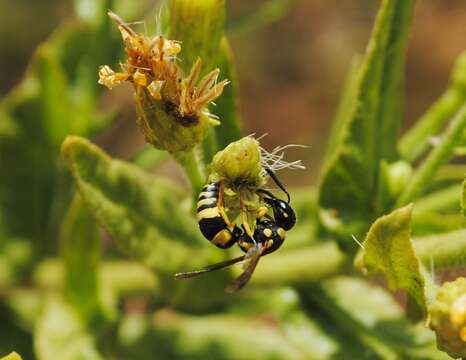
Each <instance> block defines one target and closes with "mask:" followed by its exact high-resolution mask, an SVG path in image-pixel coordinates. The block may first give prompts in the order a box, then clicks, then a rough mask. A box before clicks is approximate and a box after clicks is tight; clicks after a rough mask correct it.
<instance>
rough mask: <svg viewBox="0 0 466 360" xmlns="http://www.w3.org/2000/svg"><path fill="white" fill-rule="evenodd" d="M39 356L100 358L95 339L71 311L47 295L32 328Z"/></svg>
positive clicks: (76, 359)
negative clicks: (45, 301)
mask: <svg viewBox="0 0 466 360" xmlns="http://www.w3.org/2000/svg"><path fill="white" fill-rule="evenodd" d="M34 339H35V344H34V348H35V353H36V356H37V359H38V360H50V359H63V360H102V359H103V357H102V356H101V355H100V354H99V353H98V351H97V349H96V348H95V344H94V340H93V338H92V336H91V334H90V333H88V332H87V331H86V329H85V327H84V325H83V323H82V322H81V320H80V319H79V316H78V315H77V314H76V313H75V312H74V310H73V308H72V307H70V306H69V305H68V304H66V303H65V302H64V301H62V300H60V299H58V298H50V299H49V300H48V301H47V303H46V305H45V308H44V310H43V313H42V315H41V317H40V319H39V320H38V323H37V326H36V329H35V332H34Z"/></svg>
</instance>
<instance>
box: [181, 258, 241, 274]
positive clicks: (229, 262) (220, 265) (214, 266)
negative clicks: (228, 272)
mask: <svg viewBox="0 0 466 360" xmlns="http://www.w3.org/2000/svg"><path fill="white" fill-rule="evenodd" d="M244 258H245V255H242V256H239V257H237V258H234V259H230V260H226V261H222V262H219V263H216V264H212V265H209V266H206V267H205V268H202V269H199V270H194V271H187V272H181V273H177V274H175V279H189V278H192V277H195V276H199V275H202V274H205V273H208V272H211V271H216V270H220V269H224V268H226V267H228V266H231V265H234V264H236V263H239V262H240V261H243V260H244Z"/></svg>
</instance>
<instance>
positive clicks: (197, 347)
mask: <svg viewBox="0 0 466 360" xmlns="http://www.w3.org/2000/svg"><path fill="white" fill-rule="evenodd" d="M152 323H153V336H152V339H150V342H151V343H152V344H153V345H152V346H153V347H155V348H157V349H158V351H160V352H162V353H164V357H165V358H167V359H177V358H180V357H183V356H184V357H186V354H188V357H193V358H199V359H231V360H233V359H238V360H239V359H264V360H265V359H290V360H291V359H304V358H305V357H304V356H303V354H302V353H301V351H300V350H299V349H298V348H296V347H295V346H294V345H293V344H291V343H290V341H289V340H287V339H286V338H285V337H284V336H283V333H282V331H280V330H279V329H277V328H276V327H275V326H270V325H269V324H268V323H267V322H266V321H260V320H259V319H251V317H250V316H237V315H236V316H235V315H228V314H220V315H203V316H192V315H184V314H177V313H174V312H169V311H166V310H165V311H164V310H162V311H159V312H157V313H155V315H154V317H153V322H152ZM189 355H191V356H189ZM194 355H195V356H194Z"/></svg>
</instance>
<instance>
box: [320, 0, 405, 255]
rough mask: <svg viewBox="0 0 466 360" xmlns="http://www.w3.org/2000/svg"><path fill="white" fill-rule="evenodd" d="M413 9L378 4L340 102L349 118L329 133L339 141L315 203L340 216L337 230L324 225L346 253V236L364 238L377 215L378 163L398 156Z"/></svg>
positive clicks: (398, 4) (391, 3)
mask: <svg viewBox="0 0 466 360" xmlns="http://www.w3.org/2000/svg"><path fill="white" fill-rule="evenodd" d="M413 7H414V1H411V0H409V1H403V0H398V1H383V2H382V4H381V8H380V12H379V14H378V16H377V20H376V25H375V28H374V31H373V33H372V37H371V39H370V41H369V45H368V47H367V51H366V55H365V56H364V58H363V59H362V60H361V64H360V65H359V66H357V69H356V67H355V66H353V69H354V70H352V72H351V73H352V75H351V76H350V78H349V79H350V80H349V81H348V83H349V85H348V86H347V89H348V90H347V92H345V96H344V97H343V100H342V105H341V106H345V108H344V110H343V109H340V112H339V113H340V114H341V113H342V112H343V111H345V112H348V115H345V116H343V115H340V117H339V120H338V123H339V124H341V125H338V126H337V127H336V128H335V131H336V132H337V133H338V134H337V135H331V136H332V137H331V138H339V139H340V141H339V143H338V146H336V145H332V148H333V154H332V156H331V157H330V158H329V159H328V160H327V163H326V164H325V165H324V172H323V176H322V181H321V182H322V183H321V187H320V194H319V203H320V205H321V206H322V207H323V208H324V209H330V210H331V211H335V212H337V213H338V214H337V215H336V219H334V220H333V221H332V222H333V223H335V222H337V223H338V226H336V227H335V226H334V227H332V226H331V225H329V223H328V221H327V222H324V225H326V227H327V229H328V230H331V231H332V232H334V233H335V235H336V236H337V237H338V239H339V241H340V243H341V245H342V246H343V247H344V248H345V249H348V250H349V249H351V248H352V249H353V250H354V242H352V241H351V237H350V235H351V234H352V233H353V234H356V235H362V233H363V232H364V230H365V228H366V226H367V224H368V221H369V222H370V221H371V220H372V219H373V218H374V215H378V214H380V212H379V211H380V210H379V209H378V207H377V200H376V201H374V197H376V196H377V194H376V192H377V189H378V185H377V182H378V181H379V176H378V173H379V170H380V161H381V160H382V159H384V160H386V161H392V160H393V159H395V158H396V139H397V137H398V131H399V126H400V121H401V116H400V94H401V84H402V69H403V62H404V48H405V45H406V39H407V34H408V29H409V24H410V20H411V17H412V12H413ZM340 119H343V120H340ZM382 138H383V139H384V140H383V141H380V139H382ZM343 184H344V185H343ZM343 224H344V225H343ZM348 230H349V231H348Z"/></svg>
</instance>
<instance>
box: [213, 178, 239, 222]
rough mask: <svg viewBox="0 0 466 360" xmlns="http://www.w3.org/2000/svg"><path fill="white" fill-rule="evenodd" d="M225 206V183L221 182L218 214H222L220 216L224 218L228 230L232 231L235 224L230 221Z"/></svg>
mask: <svg viewBox="0 0 466 360" xmlns="http://www.w3.org/2000/svg"><path fill="white" fill-rule="evenodd" d="M223 205H224V203H223V181H220V186H219V189H218V202H217V207H218V212H219V213H220V216H221V217H222V218H223V220H224V221H225V223H226V224H227V226H228V228H230V229H231V228H233V227H234V226H235V224H233V223H232V222H231V221H230V218H229V217H228V215H227V213H226V211H225V207H224V206H223Z"/></svg>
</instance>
